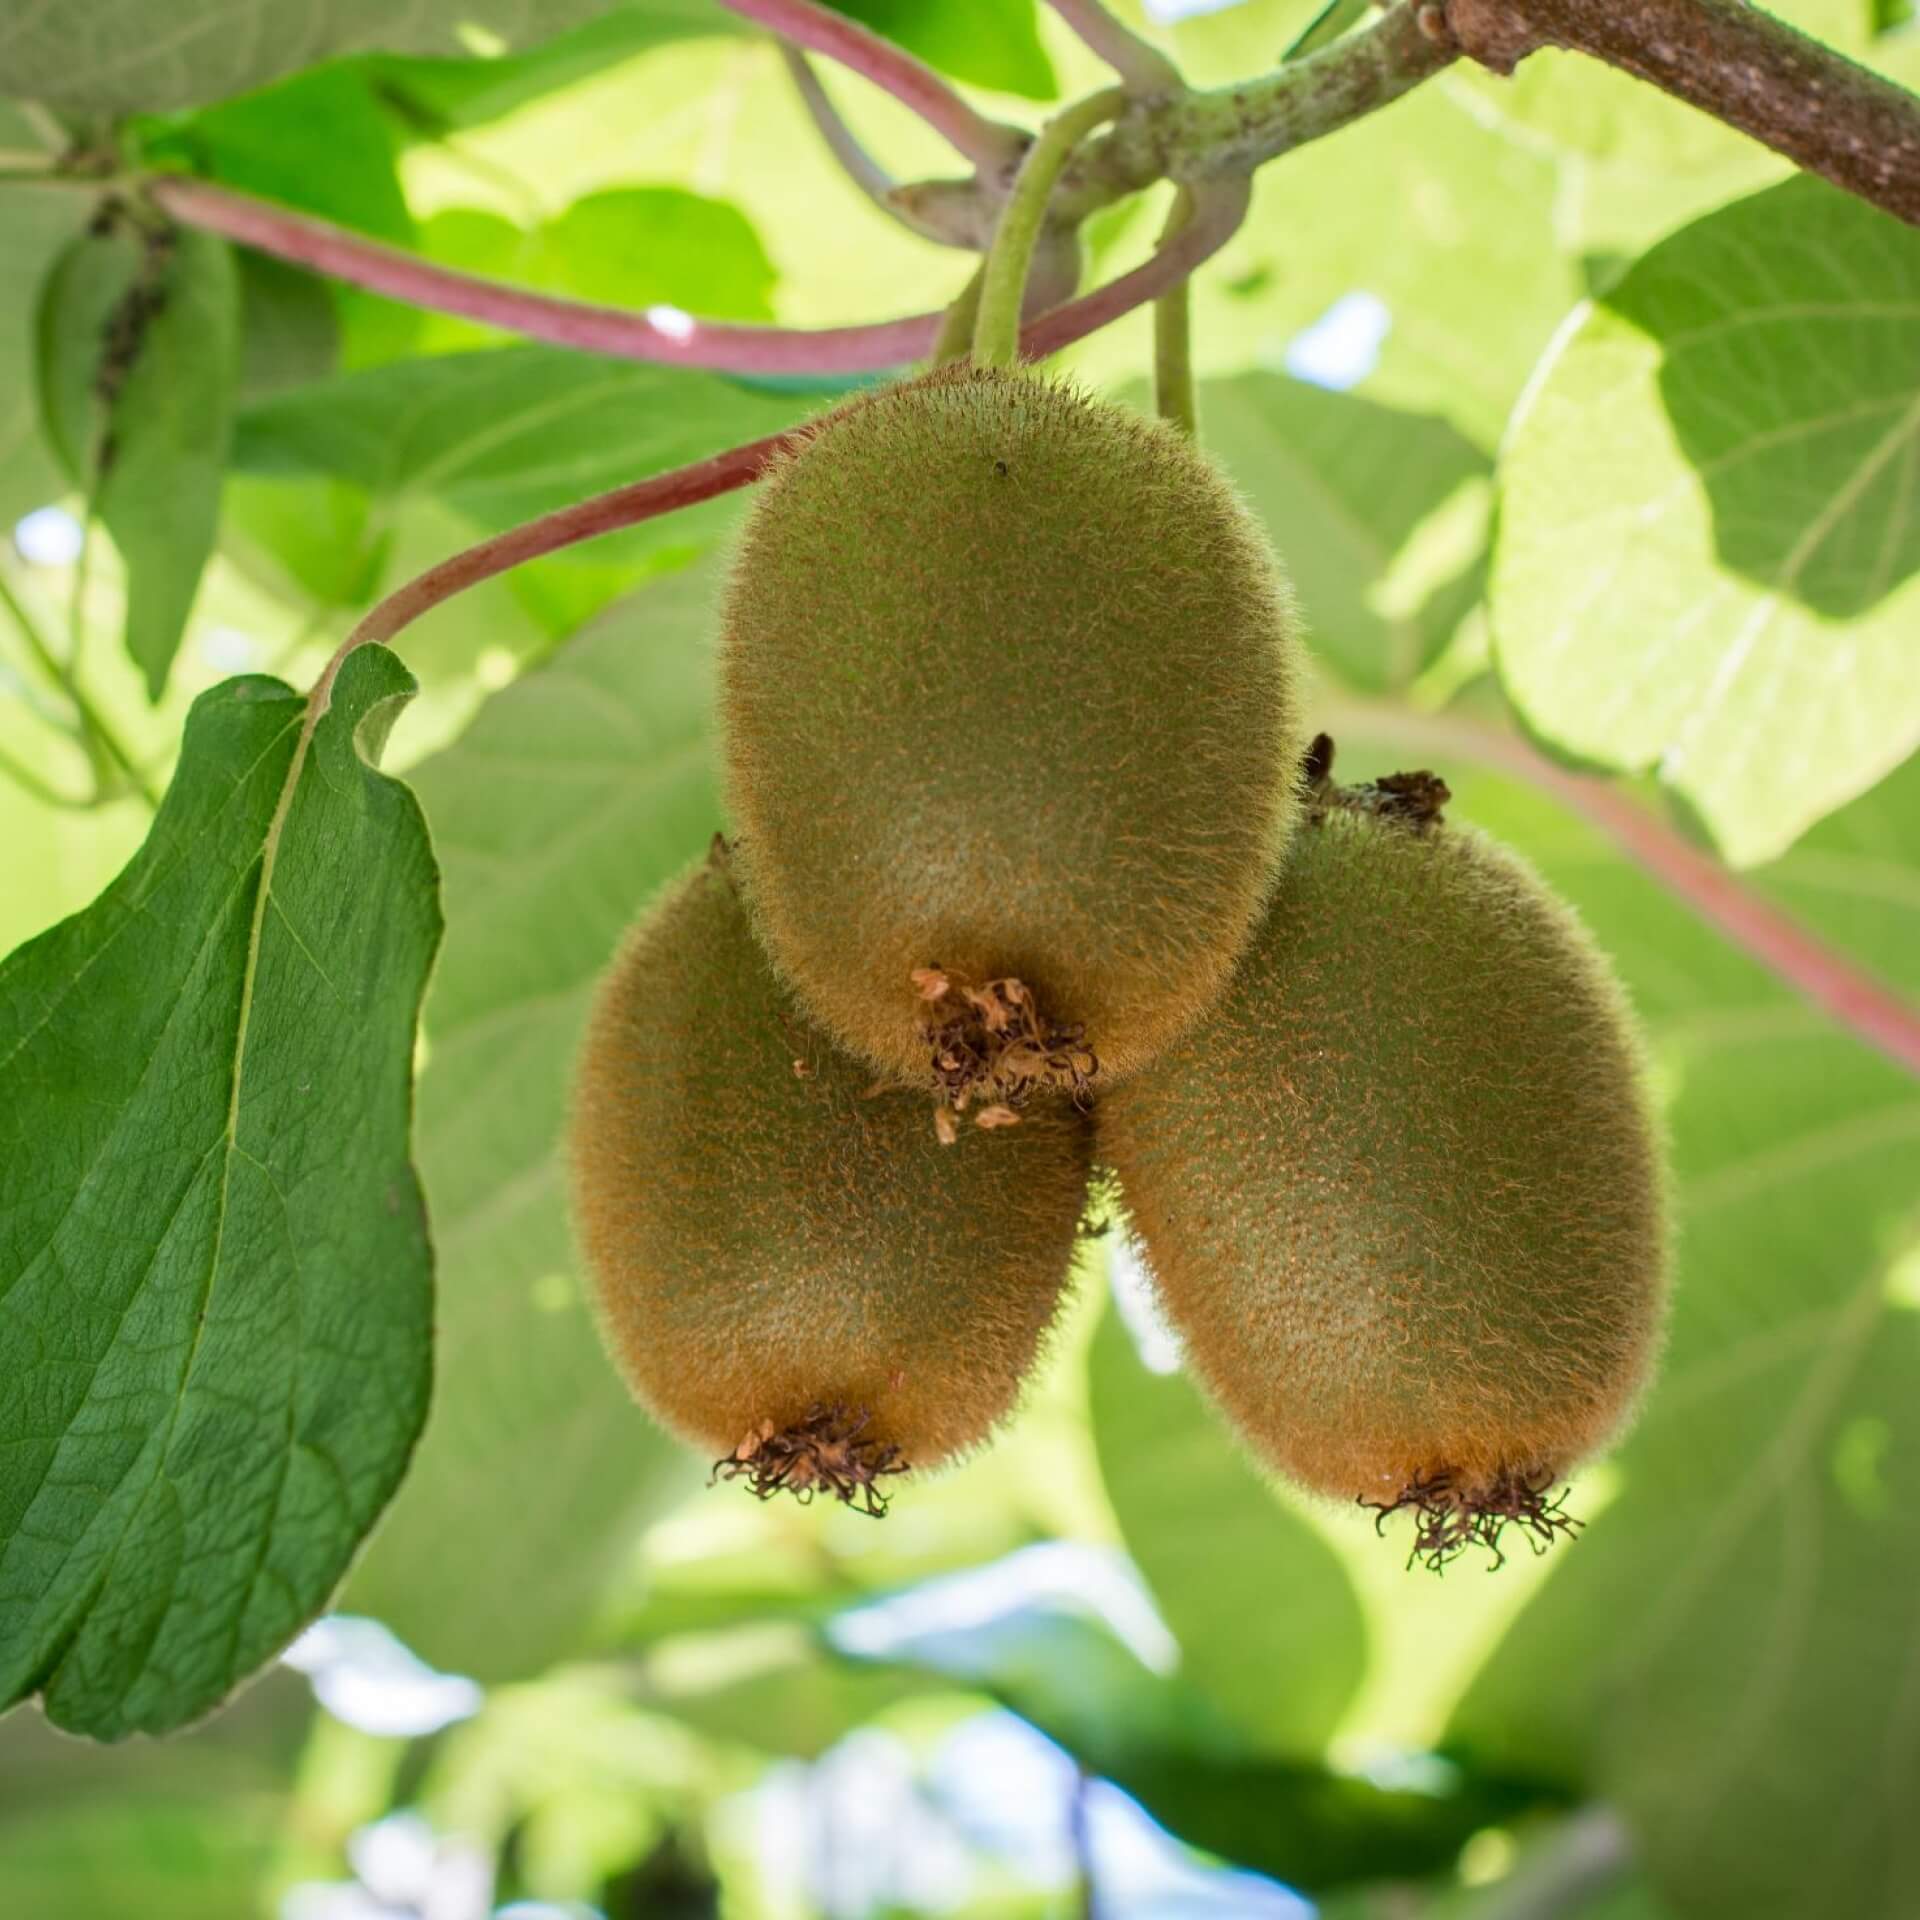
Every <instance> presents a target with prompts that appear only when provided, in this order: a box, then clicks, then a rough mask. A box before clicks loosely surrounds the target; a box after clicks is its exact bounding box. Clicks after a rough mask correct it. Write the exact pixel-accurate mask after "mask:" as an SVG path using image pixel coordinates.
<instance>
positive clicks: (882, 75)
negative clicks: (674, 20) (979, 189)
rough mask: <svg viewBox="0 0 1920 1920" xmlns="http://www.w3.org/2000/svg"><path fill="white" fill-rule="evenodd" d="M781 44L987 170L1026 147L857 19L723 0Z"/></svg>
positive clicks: (774, 0)
mask: <svg viewBox="0 0 1920 1920" xmlns="http://www.w3.org/2000/svg"><path fill="white" fill-rule="evenodd" d="M720 4H721V5H722V6H723V7H725V8H726V9H727V10H728V11H729V12H730V13H738V14H743V15H744V16H745V17H746V18H747V19H749V20H757V21H759V23H760V24H761V25H762V26H763V27H767V28H770V29H771V30H772V31H773V32H774V33H777V34H778V35H779V36H780V37H781V38H782V39H783V40H790V41H792V42H793V43H794V44H795V45H796V46H802V47H810V48H811V49H812V50H813V51H814V52H815V53H824V54H825V55H826V56H827V58H828V59H830V60H837V61H838V62H839V63H840V64H841V65H842V66H843V67H849V68H851V69H852V70H853V71H854V72H855V73H857V74H859V75H861V76H862V77H863V78H864V79H867V80H871V81H872V82H873V84H874V85H875V86H876V87H880V88H882V89H883V90H884V91H886V92H888V93H890V94H892V95H893V97H894V98H895V99H896V100H898V101H899V102H900V104H901V105H902V106H904V107H907V108H909V109H910V110H911V111H912V112H914V113H917V114H918V115H919V116H920V118H921V119H922V120H924V121H925V122H926V123H927V125H928V126H930V127H932V128H933V129H934V131H935V132H936V133H938V134H940V135H941V136H942V137H943V138H944V139H945V140H946V142H947V144H948V145H949V146H950V147H952V148H953V149H954V150H955V151H956V152H957V153H961V154H964V155H965V156H966V157H967V158H968V159H969V160H971V161H972V162H973V164H974V165H975V166H976V167H979V168H981V169H982V170H983V171H1000V170H1005V169H1007V168H1010V167H1012V166H1013V165H1014V164H1015V163H1016V162H1017V161H1018V159H1019V157H1020V151H1021V149H1022V148H1023V147H1024V146H1025V145H1026V135H1025V134H1024V133H1022V132H1021V131H1020V129H1019V128H1018V127H1009V126H1005V125H1003V124H1002V123H1001V122H999V121H997V120H989V119H988V118H987V117H986V115H984V114H982V113H976V112H975V111H974V109H973V108H972V107H970V106H969V105H968V104H967V103H966V101H964V100H963V99H961V97H960V96H959V94H957V93H956V92H955V91H954V90H953V89H952V88H951V87H950V86H948V85H947V83H946V82H945V81H944V80H943V79H941V77H940V76H939V75H938V74H937V73H935V72H934V70H933V69H932V68H931V67H929V66H927V65H925V64H924V63H923V62H922V61H919V60H916V59H915V58H914V57H913V55H912V54H910V53H908V52H907V51H906V50H905V49H904V48H903V47H897V46H895V45H894V44H893V43H892V42H891V41H889V40H883V39H881V37H880V36H879V35H878V34H877V33H874V32H872V31H870V30H869V29H868V28H866V27H863V26H862V25H861V24H860V23H859V22H858V21H857V20H850V19H848V18H847V16H846V15H845V14H843V13H837V12H835V11H833V10H832V9H831V8H829V7H823V6H817V5H815V4H814V0H720Z"/></svg>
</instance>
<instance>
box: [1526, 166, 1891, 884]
mask: <svg viewBox="0 0 1920 1920" xmlns="http://www.w3.org/2000/svg"><path fill="white" fill-rule="evenodd" d="M1917 475H1920V234H1916V233H1915V232H1913V231H1912V230H1911V229H1910V228H1907V227H1904V226H1901V225H1900V224H1899V223H1898V222H1897V221H1894V220H1892V219H1890V218H1889V217H1888V216H1887V215H1885V214H1882V213H1879V212H1876V211H1875V210H1873V209H1872V208H1870V207H1867V206H1865V205H1863V204H1862V203H1861V202H1859V201H1857V200H1854V199H1852V198H1850V197H1849V196H1847V195H1845V194H1841V193H1839V192H1837V191H1835V190H1834V189H1833V188H1831V187H1827V186H1825V185H1822V184H1821V183H1819V182H1816V181H1813V180H1796V181H1792V182H1789V183H1788V184H1787V185H1785V186H1782V187H1777V188H1774V189H1772V190H1770V191H1768V192H1766V193H1762V194H1757V195H1755V196H1754V197H1752V198H1751V199H1748V200H1744V201H1741V202H1739V203H1738V204H1736V205H1734V206H1732V207H1729V208H1727V209H1726V210H1724V211H1723V212H1720V213H1716V214H1713V215H1711V216H1709V217H1708V218H1707V219H1705V220H1702V221H1700V222H1698V223H1697V224H1695V225H1693V226H1691V227H1688V228H1685V229H1684V230H1683V231H1682V232H1680V233H1678V234H1676V235H1675V236H1674V237H1673V238H1672V239H1670V240H1668V241H1665V242H1663V243H1662V244H1661V245H1660V246H1658V247H1656V248H1655V249H1654V250H1653V251H1652V252H1651V253H1649V254H1647V255H1646V256H1645V257H1644V258H1643V259H1642V260H1640V261H1639V262H1638V263H1637V264H1636V265H1635V266H1634V267H1633V269H1632V270H1631V271H1630V272H1629V273H1628V274H1627V275H1626V277H1625V278H1624V279H1623V280H1621V281H1620V282H1619V283H1618V284H1617V285H1616V286H1615V287H1614V288H1613V289H1612V291H1611V292H1609V293H1608V294H1606V295H1605V296H1604V297H1603V298H1602V299H1601V300H1600V302H1599V303H1598V304H1597V305H1596V306H1595V307H1594V308H1593V309H1592V310H1591V311H1590V312H1589V313H1587V315H1586V316H1585V318H1584V319H1583V320H1582V322H1581V323H1580V324H1579V325H1578V326H1577V327H1576V328H1574V329H1573V330H1572V331H1571V332H1570V333H1569V334H1568V335H1567V336H1566V337H1565V338H1564V339H1563V341H1562V343H1561V346H1560V349H1559V351H1558V352H1557V353H1555V354H1554V355H1553V356H1552V357H1551V358H1550V360H1549V362H1548V364H1547V366H1546V368H1545V370H1544V372H1543V374H1542V376H1541V377H1540V378H1539V380H1538V382H1537V384H1536V386H1535V388H1534V389H1533V391H1532V396H1531V400H1530V403H1529V404H1528V405H1527V406H1526V407H1525V409H1524V410H1523V412H1522V413H1521V415H1520V416H1519V418H1518V419H1517V421H1516V423H1515V427H1514V430H1513V434H1512V437H1511V439H1510V441H1509V444H1508V446H1507V449H1506V452H1505V455H1504V457H1503V460H1502V465H1501V510H1500V530H1499V537H1498V543H1497V549H1496V554H1495V561H1494V572H1493V591H1492V615H1493V629H1494V638H1495V645H1496V649H1497V652H1498V656H1499V663H1500V672H1501V678H1502V680H1503V683H1504V684H1505V686H1506V689H1507V692H1508V695H1509V697H1510V698H1511V699H1512V700H1513V702H1514V704H1515V705H1516V706H1517V707H1518V708H1519V710H1520V712H1521V714H1522V715H1523V716H1524V718H1525V720H1526V722H1527V724H1528V726H1529V727H1530V728H1531V729H1532V730H1533V731H1535V732H1536V733H1537V734H1539V735H1540V736H1541V737H1542V738H1543V739H1545V740H1547V741H1549V742H1551V743H1552V744H1553V745H1555V746H1556V747H1557V748H1559V749H1560V750H1562V751H1563V752H1565V753H1567V754H1568V755H1571V756H1575V757H1577V758H1580V759H1583V760H1587V761H1591V762H1595V763H1597V764H1599V765H1602V766H1606V767H1612V768H1618V769H1621V770H1629V771H1636V772H1638V771H1646V770H1652V771H1655V772H1657V773H1658V775H1659V777H1660V779H1661V780H1662V781H1663V782H1664V783H1665V784H1666V785H1668V786H1669V787H1671V788H1672V789H1673V790H1674V791H1675V792H1676V793H1678V794H1680V795H1682V796H1683V797H1684V798H1685V799H1686V801H1687V802H1688V803H1689V805H1690V806H1692V807H1693V808H1694V809H1695V810H1696V811H1697V812H1698V813H1699V814H1700V815H1701V816H1702V818H1703V819H1704V820H1705V822H1706V824H1707V825H1708V827H1709V828H1710V830H1711V832H1712V834H1713V836H1714V839H1715V840H1716V841H1717V842H1718V844H1719V846H1720V847H1721V849H1722V850H1723V851H1724V852H1725V853H1726V855H1727V857H1728V858H1729V859H1730V860H1732V861H1734V862H1736V863H1739V864H1748V863H1751V862H1754V861H1758V860H1763V859H1766V858H1767V857H1768V856H1770V855H1772V854H1776V853H1778V852H1780V851H1781V849H1782V848H1784V847H1786V846H1787V845H1788V844H1789V843H1790V842H1791V841H1792V840H1793V839H1794V837H1795V836H1796V835H1797V834H1799V833H1801V832H1802V831H1804V830H1805V828H1806V827H1808V826H1809V825H1810V824H1811V823H1812V822H1813V821H1815V820H1817V819H1819V817H1820V816H1821V815H1822V814H1823V813H1825V812H1827V811H1828V810H1829V809H1831V808H1833V807H1835V806H1838V805H1839V804H1841V803H1842V802H1843V801H1845V800H1847V799H1849V798H1850V797H1851V796H1852V795H1854V794H1856V793H1859V792H1860V791H1862V789H1864V788H1865V787H1867V786H1869V785H1870V784H1871V783H1872V782H1873V781H1874V780H1876V779H1878V778H1879V776H1880V775H1881V774H1883V773H1884V772H1886V771H1887V770H1888V769H1889V768H1890V767H1892V766H1894V765H1895V764H1897V763H1898V762H1899V761H1900V760H1901V759H1902V758H1904V757H1905V755H1906V754H1907V753H1908V752H1909V751H1911V749H1912V747H1913V745H1914V743H1915V740H1916V739H1920V648H1916V647H1915V645H1914V641H1913V636H1914V631H1915V625H1916V621H1917V620H1920V585H1916V582H1915V577H1914V576H1915V573H1916V570H1917V569H1920V485H1917V484H1916V476H1917Z"/></svg>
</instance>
